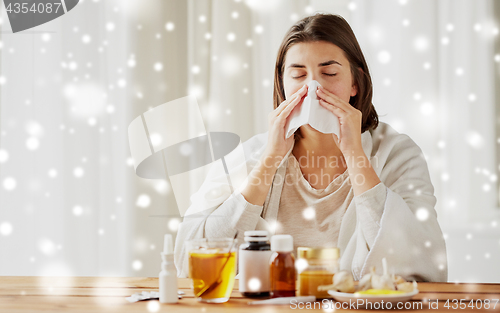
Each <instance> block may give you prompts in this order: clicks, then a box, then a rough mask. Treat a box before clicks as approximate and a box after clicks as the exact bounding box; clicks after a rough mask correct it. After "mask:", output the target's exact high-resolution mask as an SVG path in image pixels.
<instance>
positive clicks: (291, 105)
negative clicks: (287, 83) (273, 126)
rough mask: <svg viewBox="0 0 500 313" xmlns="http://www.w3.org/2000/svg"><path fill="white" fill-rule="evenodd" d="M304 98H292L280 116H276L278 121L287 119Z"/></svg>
mask: <svg viewBox="0 0 500 313" xmlns="http://www.w3.org/2000/svg"><path fill="white" fill-rule="evenodd" d="M303 97H304V96H300V95H299V96H297V97H296V98H294V99H293V100H292V101H291V102H290V103H289V104H288V105H287V107H286V108H285V109H284V110H283V111H282V112H281V114H280V115H278V116H277V118H279V119H284V120H286V119H287V117H288V116H289V115H290V113H291V112H292V110H293V109H294V108H295V107H296V106H297V105H298V104H299V103H300V102H301V101H302V98H303Z"/></svg>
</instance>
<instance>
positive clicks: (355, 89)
mask: <svg viewBox="0 0 500 313" xmlns="http://www.w3.org/2000/svg"><path fill="white" fill-rule="evenodd" d="M358 71H360V72H361V73H359V74H360V76H361V75H363V70H362V69H361V67H358ZM357 94H358V83H357V81H356V79H355V77H354V76H353V78H352V86H351V97H354V96H355V95H357Z"/></svg>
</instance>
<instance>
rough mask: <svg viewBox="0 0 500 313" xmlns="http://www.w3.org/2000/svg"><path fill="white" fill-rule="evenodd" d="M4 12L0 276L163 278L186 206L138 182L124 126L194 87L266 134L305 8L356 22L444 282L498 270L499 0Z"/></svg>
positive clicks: (90, 5) (377, 98) (210, 118)
mask: <svg viewBox="0 0 500 313" xmlns="http://www.w3.org/2000/svg"><path fill="white" fill-rule="evenodd" d="M1 10H2V15H1V16H2V19H1V24H0V29H1V32H0V40H1V44H0V56H1V62H0V132H1V133H0V275H77V276H156V275H157V274H158V272H159V270H160V256H159V252H160V250H161V247H162V241H163V234H164V233H172V234H173V235H174V236H175V233H176V230H177V227H178V224H179V223H180V221H181V219H180V218H179V213H178V211H177V207H176V201H175V198H174V196H173V194H172V191H171V187H170V182H169V180H168V178H166V179H164V180H156V181H150V180H146V179H141V178H139V177H137V176H136V175H135V173H134V168H133V160H132V159H131V157H130V150H129V147H128V134H127V127H128V125H129V123H130V122H131V121H132V120H133V119H134V118H135V117H137V116H138V115H140V114H141V113H143V112H145V111H147V110H148V109H150V108H153V107H156V106H158V105H160V104H162V103H165V102H168V101H170V100H174V99H177V98H180V97H183V96H186V95H188V94H191V95H195V96H196V97H197V100H198V103H199V105H200V108H201V111H202V115H203V119H204V122H205V127H206V128H207V130H209V131H227V132H233V133H236V134H238V135H239V136H240V137H241V139H242V140H247V139H248V138H250V137H251V136H253V135H255V134H258V133H261V132H264V131H266V130H267V114H268V113H269V112H270V111H271V110H272V90H273V73H274V63H275V58H276V52H277V49H278V47H279V45H280V43H281V40H282V39H283V37H284V35H285V33H286V31H287V30H288V29H289V28H290V26H291V25H293V23H295V22H296V21H298V20H299V19H301V18H303V17H305V16H307V15H311V14H314V13H316V12H327V13H334V14H340V15H342V16H343V17H344V18H346V19H347V20H348V21H349V23H350V24H351V26H352V28H353V30H354V32H355V34H356V36H357V38H358V40H359V42H360V44H361V47H362V49H363V52H364V54H365V57H366V58H367V61H368V63H369V67H370V70H371V74H372V79H373V83H374V99H373V103H374V105H375V107H376V109H377V111H378V113H379V115H380V117H381V120H382V121H384V122H387V123H389V124H390V125H392V126H393V127H394V128H395V129H396V130H398V131H400V132H403V133H406V134H408V135H409V136H410V137H411V138H412V139H413V140H414V141H415V142H416V143H417V144H418V145H419V146H420V147H421V148H422V150H423V151H424V154H425V156H426V158H427V162H428V165H429V170H430V173H431V178H432V182H433V184H434V187H435V190H436V197H437V199H438V203H437V206H436V210H437V212H438V220H439V222H440V224H441V227H442V229H443V232H444V234H445V239H446V242H447V247H448V261H449V280H450V281H472V282H500V271H499V270H498V264H499V262H500V226H499V225H498V224H499V222H500V210H499V205H498V203H499V201H498V195H499V192H498V190H499V188H498V171H499V160H498V155H499V153H497V150H498V146H499V143H500V137H499V127H498V125H499V121H500V112H499V111H500V110H499V108H500V106H499V99H498V91H497V90H500V89H499V87H500V85H499V77H500V49H499V43H498V42H499V41H498V35H499V25H498V22H499V17H500V6H499V4H498V1H494V0H474V1H472V0H453V1H452V0H437V1H434V0H419V1H416V0H377V1H370V0H352V1H347V0H293V1H290V0H288V1H285V0H266V1H264V0H246V1H245V0H240V1H233V0H213V1H208V0H203V1H202V0H199V1H194V0H189V1H174V0H168V1H164V0H149V1H138V0H107V1H102V0H101V1H99V0H84V1H81V2H80V4H78V6H77V7H76V8H75V9H73V10H72V11H71V12H69V13H68V14H67V15H65V16H63V17H61V18H58V19H56V20H54V21H51V22H49V23H46V24H43V25H41V26H38V27H36V28H33V29H30V30H27V31H24V32H23V33H17V34H12V31H11V30H10V25H9V22H8V19H7V15H6V13H5V7H4V6H2V7H1Z"/></svg>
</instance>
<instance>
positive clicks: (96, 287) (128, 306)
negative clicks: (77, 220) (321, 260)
mask: <svg viewBox="0 0 500 313" xmlns="http://www.w3.org/2000/svg"><path fill="white" fill-rule="evenodd" d="M237 286H238V283H236V284H235V288H237ZM418 286H419V290H420V293H419V294H418V295H416V296H415V297H414V298H413V299H412V301H410V302H409V303H411V304H412V305H421V306H420V308H418V307H417V306H414V311H415V310H418V311H432V312H443V311H446V312H477V311H487V312H500V303H496V308H493V305H494V304H495V302H497V299H500V284H465V283H419V284H418ZM179 289H180V290H182V291H184V292H185V293H186V294H185V296H184V298H183V299H181V300H179V303H178V304H175V305H166V304H160V303H159V302H158V301H156V300H152V301H151V300H150V301H140V302H136V303H128V301H127V300H125V297H127V296H130V295H132V294H133V293H136V292H142V291H158V278H152V277H147V278H144V277H116V278H113V277H27V276H26V277H8V276H0V312H2V313H4V312H5V313H11V312H39V311H43V312H201V313H204V312H255V311H258V312H261V313H268V312H269V313H270V312H285V311H286V312H291V311H298V309H295V310H293V309H292V308H291V307H290V305H279V306H276V305H275V306H270V305H268V306H258V307H257V306H248V305H247V302H248V301H249V299H247V298H243V297H242V296H241V294H240V293H239V292H238V291H237V290H234V291H233V293H232V296H231V299H230V300H229V301H228V302H227V303H223V304H202V303H198V302H197V301H196V300H195V299H194V297H193V292H192V291H191V290H190V280H189V279H186V278H179ZM453 299H457V300H458V301H459V300H460V299H463V301H462V303H463V305H462V307H463V306H464V305H466V307H465V308H464V309H460V308H459V303H457V304H454V303H453V302H452V300H453ZM486 299H490V301H491V303H492V304H491V307H490V309H484V308H483V309H481V310H478V309H477V307H474V308H471V307H468V306H467V305H469V303H470V301H471V300H474V304H476V303H478V304H479V303H480V302H482V303H483V306H484V300H486ZM429 300H430V302H429ZM436 300H438V301H437V302H436ZM447 300H449V301H448V304H449V308H446V307H445V305H446V303H447ZM476 300H477V301H476ZM498 302H500V301H498ZM332 303H334V304H335V302H332ZM430 303H432V304H433V306H435V305H436V303H437V306H438V309H430V308H429V304H430ZM320 304H321V303H319V302H317V308H320ZM454 306H455V307H457V308H456V309H453V307H454ZM319 310H321V311H323V312H334V310H333V309H326V310H325V309H319ZM335 311H342V310H335ZM357 311H360V312H368V311H369V310H357ZM377 311H380V310H377ZM389 311H391V310H389ZM371 312H373V310H371Z"/></svg>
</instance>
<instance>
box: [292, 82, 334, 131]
mask: <svg viewBox="0 0 500 313" xmlns="http://www.w3.org/2000/svg"><path fill="white" fill-rule="evenodd" d="M307 86H308V91H307V96H306V97H305V98H304V102H303V103H302V104H301V105H300V106H297V107H295V108H294V109H293V111H292V113H291V114H290V117H289V118H288V122H287V125H286V138H289V137H290V136H291V135H292V134H293V133H295V131H296V130H297V129H298V128H299V127H300V126H302V125H306V124H309V125H311V127H313V128H314V129H316V130H317V131H319V132H322V133H325V134H332V133H333V134H335V135H337V136H339V132H340V124H339V118H338V117H337V116H336V115H335V114H333V113H332V112H330V111H328V110H327V109H325V108H324V107H322V106H321V104H319V98H318V96H317V95H316V90H317V88H318V86H321V85H320V84H319V83H318V82H317V81H315V80H312V81H310V82H309V83H308V84H307Z"/></svg>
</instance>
